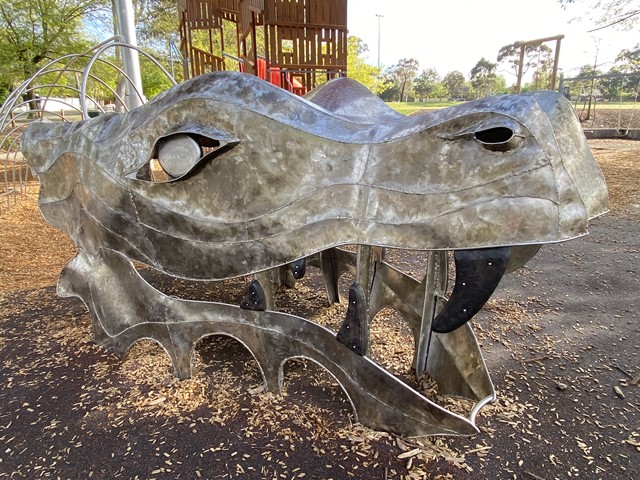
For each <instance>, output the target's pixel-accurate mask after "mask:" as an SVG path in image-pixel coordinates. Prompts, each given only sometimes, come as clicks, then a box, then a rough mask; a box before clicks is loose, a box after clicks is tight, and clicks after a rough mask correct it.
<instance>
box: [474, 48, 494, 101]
mask: <svg viewBox="0 0 640 480" xmlns="http://www.w3.org/2000/svg"><path fill="white" fill-rule="evenodd" d="M497 68H498V65H497V64H495V63H493V62H490V61H489V60H487V59H486V58H484V57H482V58H481V59H480V60H478V63H476V65H475V66H474V67H473V68H472V69H471V76H470V81H471V85H472V86H473V88H474V90H475V92H476V96H477V97H478V98H481V97H487V96H489V95H493V94H495V93H496V92H497V80H498V75H497V74H496V70H497Z"/></svg>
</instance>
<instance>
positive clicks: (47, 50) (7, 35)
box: [0, 0, 105, 100]
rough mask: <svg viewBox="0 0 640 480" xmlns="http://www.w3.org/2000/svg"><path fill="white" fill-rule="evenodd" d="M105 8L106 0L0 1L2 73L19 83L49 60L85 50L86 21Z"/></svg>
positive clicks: (31, 94) (29, 95)
mask: <svg viewBox="0 0 640 480" xmlns="http://www.w3.org/2000/svg"><path fill="white" fill-rule="evenodd" d="M104 8H105V1H104V0H14V1H8V0H2V1H0V62H1V65H2V75H1V77H2V78H3V79H4V80H5V81H7V82H8V81H10V82H11V83H14V84H15V83H19V82H22V81H24V80H26V79H27V78H29V77H30V76H31V75H33V74H34V73H35V72H36V71H37V70H38V68H39V67H41V66H42V65H43V64H44V63H46V62H47V61H48V60H53V59H55V58H58V57H60V56H62V55H65V54H67V53H78V52H82V51H83V50H84V49H86V47H87V46H88V41H87V38H86V36H85V34H84V33H83V29H82V21H83V20H84V19H85V18H87V17H90V16H91V15H94V14H96V13H98V12H99V11H100V10H101V9H104ZM33 95H35V92H30V94H28V95H27V100H32V99H33V98H34V97H33Z"/></svg>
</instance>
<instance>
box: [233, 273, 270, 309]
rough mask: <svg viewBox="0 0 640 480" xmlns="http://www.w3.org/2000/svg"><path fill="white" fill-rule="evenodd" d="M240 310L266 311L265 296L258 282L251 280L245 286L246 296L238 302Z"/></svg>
mask: <svg viewBox="0 0 640 480" xmlns="http://www.w3.org/2000/svg"><path fill="white" fill-rule="evenodd" d="M240 308H243V309H244V310H257V311H264V310H266V309H267V296H266V295H265V293H264V289H263V288H262V285H260V282H259V281H258V280H253V281H252V282H251V283H250V284H249V285H247V294H246V295H245V297H244V298H243V299H242V301H241V302H240Z"/></svg>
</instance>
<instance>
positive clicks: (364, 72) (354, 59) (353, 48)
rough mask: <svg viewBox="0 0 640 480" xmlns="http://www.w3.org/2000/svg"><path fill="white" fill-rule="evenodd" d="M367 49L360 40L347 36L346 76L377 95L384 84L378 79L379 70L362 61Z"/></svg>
mask: <svg viewBox="0 0 640 480" xmlns="http://www.w3.org/2000/svg"><path fill="white" fill-rule="evenodd" d="M368 51H369V47H368V46H367V44H366V43H364V42H363V41H362V39H360V38H358V37H355V36H349V40H348V44H347V76H348V77H349V78H353V79H354V80H357V81H358V82H360V83H361V84H363V85H364V86H365V87H367V88H368V89H369V90H371V91H372V92H373V93H375V94H378V93H380V92H382V91H383V90H384V88H385V82H384V81H383V79H382V78H380V77H381V76H380V69H379V68H378V67H374V66H373V65H369V64H368V63H367V62H366V60H365V59H364V56H365V54H366V53H367V52H368Z"/></svg>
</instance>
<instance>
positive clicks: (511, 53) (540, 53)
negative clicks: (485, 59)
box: [497, 43, 552, 75]
mask: <svg viewBox="0 0 640 480" xmlns="http://www.w3.org/2000/svg"><path fill="white" fill-rule="evenodd" d="M551 53H552V50H551V48H550V47H548V46H547V45H544V44H541V45H538V46H533V45H526V46H525V47H524V62H523V65H522V74H523V75H524V74H526V73H527V72H528V71H529V70H530V69H531V68H533V69H537V68H540V67H541V66H546V65H549V64H551V61H552V60H551ZM497 61H498V63H502V64H505V66H507V67H509V68H510V69H511V70H513V73H514V75H517V74H518V69H519V67H520V47H516V45H515V44H513V43H512V44H510V45H505V46H504V47H502V48H501V49H500V50H499V51H498V57H497Z"/></svg>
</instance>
